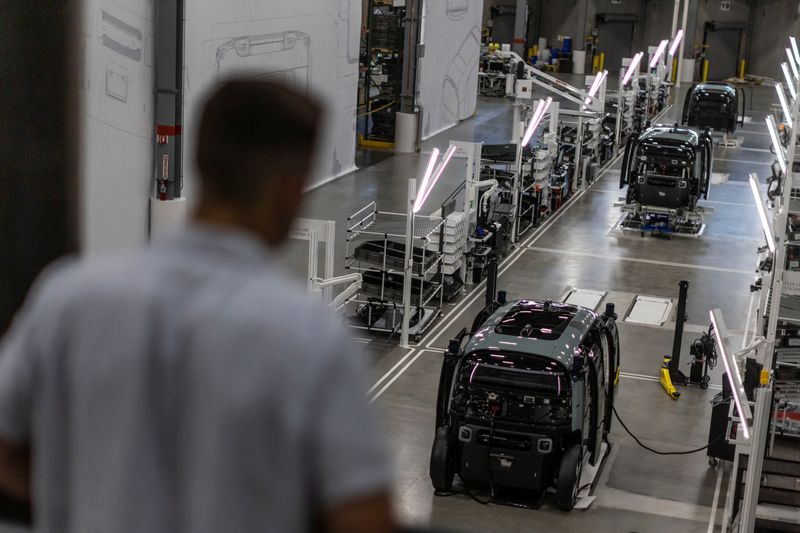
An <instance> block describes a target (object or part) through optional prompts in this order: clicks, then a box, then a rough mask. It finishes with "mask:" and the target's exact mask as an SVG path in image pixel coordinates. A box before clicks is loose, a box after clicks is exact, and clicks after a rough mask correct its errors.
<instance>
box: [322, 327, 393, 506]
mask: <svg viewBox="0 0 800 533" xmlns="http://www.w3.org/2000/svg"><path fill="white" fill-rule="evenodd" d="M329 347H330V348H331V351H330V352H329V353H330V357H327V358H326V359H325V361H324V362H323V364H322V365H321V368H320V370H321V372H320V373H319V374H318V376H319V379H318V380H317V383H316V386H315V387H314V393H313V396H312V398H313V400H312V402H311V406H310V407H311V410H310V412H309V416H310V418H309V419H307V422H306V423H307V424H308V426H307V427H308V428H309V429H310V434H309V438H310V440H311V442H310V444H311V447H312V449H313V453H312V456H313V458H314V463H315V464H314V465H313V467H312V469H311V475H312V478H313V479H312V490H314V492H315V493H316V497H317V499H318V501H319V503H320V505H321V506H322V507H330V506H332V505H335V504H337V503H339V502H342V501H345V500H348V499H351V498H357V497H359V496H364V495H367V494H370V493H373V492H377V491H382V490H390V488H391V482H392V469H391V465H390V460H389V457H388V454H387V453H386V450H385V448H384V445H383V438H382V435H383V431H382V430H381V428H380V427H379V425H378V423H377V419H376V415H375V413H374V412H373V408H372V407H371V406H370V405H369V403H368V401H367V397H366V391H367V389H366V383H367V378H366V374H367V372H366V365H365V362H364V360H363V359H362V354H361V353H360V352H359V351H358V350H356V349H355V347H354V346H352V342H350V341H349V340H347V339H346V338H345V336H344V334H341V335H337V336H335V340H334V341H333V342H332V343H331V344H329Z"/></svg>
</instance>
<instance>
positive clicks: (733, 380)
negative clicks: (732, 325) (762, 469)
mask: <svg viewBox="0 0 800 533" xmlns="http://www.w3.org/2000/svg"><path fill="white" fill-rule="evenodd" d="M708 315H709V316H710V317H711V325H712V326H713V327H714V337H715V338H716V341H717V350H719V352H720V353H721V355H722V362H723V363H724V364H725V374H726V375H727V376H728V383H729V384H730V386H731V392H732V393H733V401H734V403H735V404H736V411H737V412H738V413H739V419H740V420H741V424H739V427H740V428H742V433H744V438H745V439H746V440H749V439H750V428H748V427H747V424H748V422H749V420H750V418H752V412H751V411H750V404H749V403H747V394H746V393H745V390H744V385H743V384H742V377H741V376H740V375H739V367H738V365H737V364H736V357H734V356H733V353H732V352H731V351H730V350H728V346H727V344H726V343H725V338H726V337H727V331H725V322H723V320H722V312H721V311H720V310H719V309H712V310H711V311H709V312H708Z"/></svg>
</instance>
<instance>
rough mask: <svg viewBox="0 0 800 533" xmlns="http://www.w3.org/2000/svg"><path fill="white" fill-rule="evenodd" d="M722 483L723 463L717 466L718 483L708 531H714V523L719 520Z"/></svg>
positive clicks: (715, 488) (708, 532)
mask: <svg viewBox="0 0 800 533" xmlns="http://www.w3.org/2000/svg"><path fill="white" fill-rule="evenodd" d="M721 485H722V465H721V464H720V465H718V466H717V484H716V486H715V487H714V500H713V501H712V503H711V517H710V518H709V520H708V530H707V533H714V525H715V524H716V522H717V505H718V504H719V489H720V486H721Z"/></svg>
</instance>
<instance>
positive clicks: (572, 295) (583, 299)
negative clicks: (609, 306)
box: [564, 289, 607, 311]
mask: <svg viewBox="0 0 800 533" xmlns="http://www.w3.org/2000/svg"><path fill="white" fill-rule="evenodd" d="M606 294H607V293H606V292H605V291H593V290H590V289H571V290H570V291H569V293H568V294H567V297H566V298H564V303H566V304H571V305H580V306H581V307H587V308H589V309H594V310H595V311H597V307H598V306H599V305H600V302H602V301H603V298H605V297H606Z"/></svg>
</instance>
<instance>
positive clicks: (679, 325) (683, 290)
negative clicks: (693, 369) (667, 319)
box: [669, 279, 689, 376]
mask: <svg viewBox="0 0 800 533" xmlns="http://www.w3.org/2000/svg"><path fill="white" fill-rule="evenodd" d="M688 296H689V282H688V281H687V280H685V279H684V280H681V281H680V282H678V311H677V313H676V315H675V336H674V338H673V339H672V358H671V359H670V361H669V373H670V375H672V376H676V375H677V376H680V375H681V374H680V371H681V370H680V364H681V343H682V342H683V325H684V323H685V322H686V300H687V298H688Z"/></svg>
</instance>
